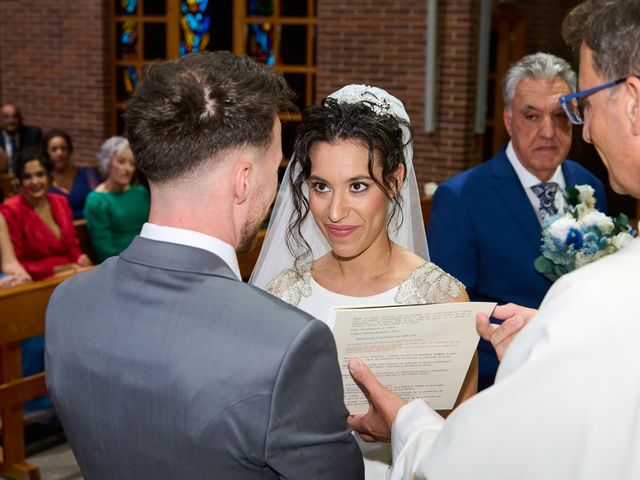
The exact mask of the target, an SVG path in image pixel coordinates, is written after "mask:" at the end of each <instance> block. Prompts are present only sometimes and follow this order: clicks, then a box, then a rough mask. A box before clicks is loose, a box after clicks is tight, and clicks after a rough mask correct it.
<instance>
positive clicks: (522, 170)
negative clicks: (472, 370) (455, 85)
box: [427, 53, 606, 389]
mask: <svg viewBox="0 0 640 480" xmlns="http://www.w3.org/2000/svg"><path fill="white" fill-rule="evenodd" d="M575 90H576V74H575V73H574V72H573V70H572V69H571V66H570V65H569V64H568V63H567V62H566V61H565V60H563V59H561V58H558V57H556V56H553V55H549V54H546V53H536V54H532V55H527V56H525V57H523V58H522V59H521V60H519V61H518V62H517V63H515V64H514V65H512V66H511V67H510V69H509V70H508V71H507V73H506V75H505V78H504V90H503V94H504V104H505V109H504V123H505V127H506V129H507V132H508V133H509V135H510V137H511V141H510V142H509V143H508V144H507V145H506V147H504V148H503V149H501V150H500V151H499V152H498V153H497V154H496V155H495V156H494V157H493V158H492V159H491V160H490V161H488V162H486V163H483V164H482V165H479V166H477V167H475V168H472V169H470V170H468V171H466V172H463V173H461V174H459V175H456V176H455V177H453V178H451V179H449V180H448V181H447V182H445V183H443V184H442V185H441V186H440V187H438V189H437V191H436V194H435V196H434V198H433V206H432V213H431V219H430V222H429V228H428V232H427V236H428V239H429V253H430V256H431V260H432V261H433V262H435V263H436V264H438V265H439V266H440V267H441V268H443V269H444V270H445V271H447V272H448V273H450V274H451V275H454V276H455V277H456V278H458V279H459V280H460V281H461V282H462V283H464V284H465V286H466V288H467V292H468V293H469V297H470V298H471V300H474V301H491V302H498V303H500V304H502V303H508V302H514V303H517V304H520V305H524V306H527V307H532V308H537V307H538V306H539V305H540V302H541V301H542V298H543V297H544V295H545V294H546V293H547V290H548V289H549V287H550V286H551V282H550V281H549V280H547V279H546V278H545V277H544V276H542V275H541V274H539V273H538V272H536V270H535V269H534V267H533V262H534V260H535V259H536V257H538V255H540V238H541V231H542V226H541V225H542V220H543V219H544V218H545V217H546V216H548V215H550V214H554V213H557V212H561V211H562V210H563V209H564V208H565V206H566V200H565V198H564V195H563V193H562V192H563V191H564V189H565V188H566V187H567V186H574V185H582V184H589V185H591V186H592V187H593V188H594V189H595V197H596V199H597V203H596V206H597V207H598V208H600V209H601V210H604V209H605V208H606V200H605V193H604V187H603V185H602V182H600V181H599V180H598V179H597V178H596V177H595V176H593V175H592V174H591V173H589V172H588V171H587V170H586V169H584V168H583V167H581V166H580V165H578V164H577V163H575V162H572V161H571V160H566V156H567V154H568V152H569V149H570V147H571V123H570V122H569V121H568V119H567V117H566V115H565V114H564V112H563V111H562V109H561V107H560V103H559V101H558V99H559V98H560V97H561V96H562V95H566V94H568V93H570V92H575ZM478 359H479V382H478V388H479V389H484V388H486V387H488V386H489V385H491V384H492V383H493V380H494V377H495V373H496V370H497V368H498V360H497V358H496V355H495V351H494V350H493V347H492V346H491V344H490V343H489V342H486V341H485V340H481V341H480V344H479V346H478Z"/></svg>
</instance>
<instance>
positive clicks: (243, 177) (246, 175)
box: [231, 156, 255, 205]
mask: <svg viewBox="0 0 640 480" xmlns="http://www.w3.org/2000/svg"><path fill="white" fill-rule="evenodd" d="M254 169H255V166H254V164H253V162H252V161H251V160H249V158H247V157H245V156H240V157H239V158H237V159H236V160H235V162H234V164H233V167H232V169H231V181H232V182H233V183H232V185H233V197H234V198H235V201H236V204H237V205H240V204H242V203H244V202H246V201H247V199H248V198H249V193H250V192H251V181H252V176H253V174H254V173H255V172H254Z"/></svg>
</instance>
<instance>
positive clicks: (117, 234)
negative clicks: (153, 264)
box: [84, 137, 149, 262]
mask: <svg viewBox="0 0 640 480" xmlns="http://www.w3.org/2000/svg"><path fill="white" fill-rule="evenodd" d="M97 156H98V161H99V165H100V170H101V173H102V174H103V176H104V177H105V178H106V180H105V181H104V182H103V183H101V184H100V185H98V186H97V187H96V189H95V190H94V191H92V192H91V193H90V194H89V196H88V197H87V201H86V203H85V206H84V216H85V219H86V221H87V228H88V230H89V235H90V236H91V242H92V243H93V248H94V250H95V252H96V257H97V261H98V262H102V261H103V260H105V259H107V258H109V257H112V256H114V255H118V254H119V253H120V252H121V251H122V250H124V249H125V248H127V247H128V246H129V244H130V243H131V240H133V237H135V236H136V235H137V234H138V233H140V229H141V228H142V225H143V224H144V223H145V222H146V221H147V219H148V218H149V191H148V190H147V189H146V188H145V187H143V186H142V185H131V182H132V180H133V175H134V173H135V170H136V167H135V163H134V160H133V153H132V152H131V149H130V148H129V142H128V141H127V139H126V138H123V137H111V138H109V139H108V140H107V141H105V142H104V143H103V144H102V147H100V151H99V152H98V155H97Z"/></svg>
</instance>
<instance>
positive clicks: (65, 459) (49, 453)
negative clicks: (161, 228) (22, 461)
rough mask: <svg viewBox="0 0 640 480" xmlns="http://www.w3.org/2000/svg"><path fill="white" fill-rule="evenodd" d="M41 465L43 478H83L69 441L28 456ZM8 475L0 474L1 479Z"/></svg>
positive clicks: (57, 479)
mask: <svg viewBox="0 0 640 480" xmlns="http://www.w3.org/2000/svg"><path fill="white" fill-rule="evenodd" d="M27 462H29V463H34V464H36V465H38V467H40V477H41V478H42V480H82V475H81V474H80V469H79V468H78V464H77V463H76V459H75V458H74V456H73V453H71V449H70V448H69V444H68V443H63V444H62V445H58V446H56V447H53V448H51V449H49V450H45V451H44V452H40V453H38V454H36V455H33V456H31V457H28V458H27ZM5 478H6V477H2V476H0V479H5Z"/></svg>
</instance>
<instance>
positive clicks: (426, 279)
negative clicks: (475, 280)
mask: <svg viewBox="0 0 640 480" xmlns="http://www.w3.org/2000/svg"><path fill="white" fill-rule="evenodd" d="M464 291H465V287H464V285H463V284H462V283H461V282H460V281H459V280H458V279H456V278H455V277H453V276H452V275H449V274H448V273H447V272H445V271H444V270H442V269H441V268H440V267H438V266H437V265H436V264H435V263H433V262H425V261H424V260H423V261H422V263H421V264H420V265H419V266H418V267H416V268H415V269H414V270H413V271H412V272H411V273H410V274H409V276H408V277H407V278H406V279H404V280H403V281H402V283H400V286H399V288H398V294H397V296H396V299H397V301H398V303H404V304H410V303H442V302H447V301H450V300H451V299H452V298H459V297H460V296H461V295H462V293H463V292H464Z"/></svg>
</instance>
